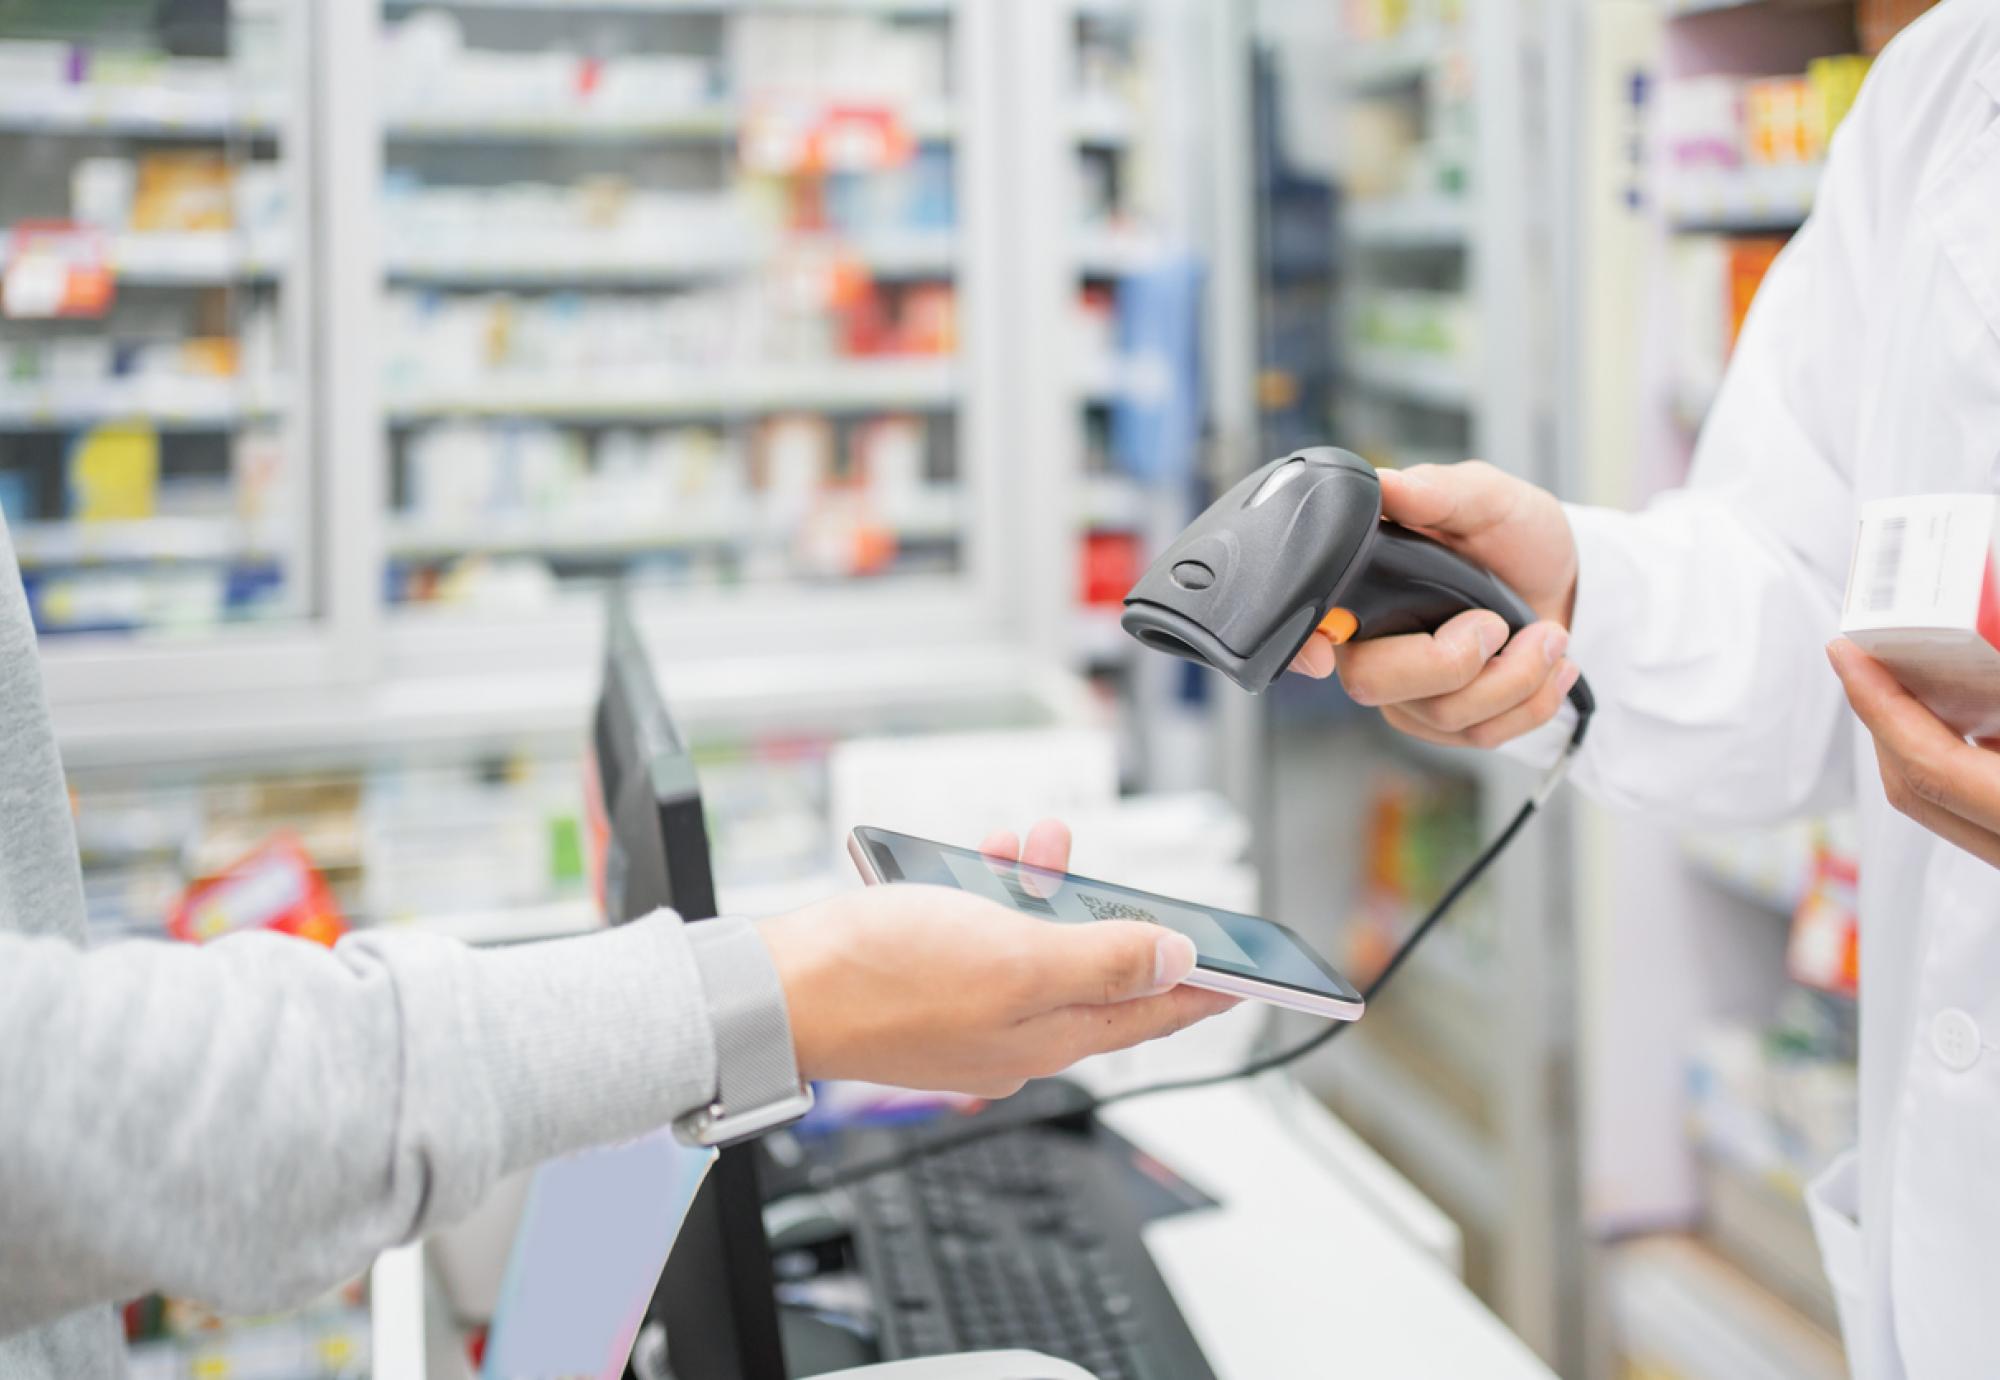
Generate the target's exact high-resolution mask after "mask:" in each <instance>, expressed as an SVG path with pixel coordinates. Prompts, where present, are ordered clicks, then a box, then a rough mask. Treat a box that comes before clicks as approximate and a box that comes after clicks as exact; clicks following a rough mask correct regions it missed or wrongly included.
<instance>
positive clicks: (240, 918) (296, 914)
mask: <svg viewBox="0 0 2000 1380" xmlns="http://www.w3.org/2000/svg"><path fill="white" fill-rule="evenodd" d="M243 930H276V931H278V932H279V933H280V934H290V935H296V936H298V937H299V938H300V939H310V940H312V941H313V942H314V943H316V944H325V945H327V946H328V947H331V946H332V945H333V944H334V943H335V942H336V941H338V940H339V938H340V937H341V936H342V935H344V934H346V933H347V922H346V921H345V920H344V919H343V918H342V917H341V914H340V906H339V904H338V903H337V902H336V901H335V900H334V899H333V892H332V890H331V889H330V888H329V887H328V886H327V884H326V878H325V877H323V876H322V875H320V871H319V869H318V868H316V867H314V866H313V862H312V859H311V858H310V857H309V856H307V854H306V850H305V848H304V846H303V845H302V844H300V842H299V841H298V839H296V838H294V837H293V836H292V835H290V834H277V835H274V836H273V837H271V838H270V839H268V840H266V841H265V842H264V843H263V844H262V845H260V846H259V847H258V848H256V849H255V850H254V851H252V852H250V853H248V854H246V855H245V856H243V857H241V858H238V859H237V860H236V861H235V862H233V863H231V864H230V865H229V866H228V867H226V868H224V869H223V870H222V871H221V872H219V873H217V874H216V875H215V876H213V877H204V878H203V879H202V880H200V881H198V882H196V883H195V884H194V885H193V886H191V887H189V888H188V889H187V891H186V892H185V893H184V894H183V895H182V896H181V899H180V901H179V903H178V904H176V905H175V906H174V910H173V914H172V915H171V916H170V917H168V920H167V933H169V934H171V935H172V936H173V937H174V938H176V939H180V940H185V941H186V942H187V943H190V944H205V943H207V942H208V941H209V940H211V939H220V938H221V937H222V936H223V935H226V934H235V933H238V932H239V931H243Z"/></svg>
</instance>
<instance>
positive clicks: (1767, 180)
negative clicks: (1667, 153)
mask: <svg viewBox="0 0 2000 1380" xmlns="http://www.w3.org/2000/svg"><path fill="white" fill-rule="evenodd" d="M1822 170H1823V169H1822V166H1821V165H1820V164H1818V163H1793V164H1767V165H1758V164H1746V165H1744V166H1743V167H1740V168H1698V169H1684V170H1682V171H1679V172H1676V173H1672V174H1670V175H1669V176H1667V177H1666V178H1664V179H1663V182H1662V191H1661V200H1662V202H1663V203H1664V207H1665V210H1666V214H1667V219H1668V220H1669V221H1670V222H1672V224H1673V225H1674V227H1675V228H1676V229H1678V230H1717V231H1725V232H1726V231H1760V230H1762V231H1778V230H1795V229H1797V228H1798V227H1799V226H1800V225H1802V224H1804V223H1805V219H1806V216H1807V215H1808V214H1810V213H1811V211H1812V204H1813V194H1814V193H1815V192H1816V191H1817V190H1818V187H1819V179H1820V174H1821V172H1822Z"/></svg>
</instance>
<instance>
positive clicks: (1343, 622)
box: [1319, 609, 1361, 647]
mask: <svg viewBox="0 0 2000 1380" xmlns="http://www.w3.org/2000/svg"><path fill="white" fill-rule="evenodd" d="M1360 626H1361V620H1360V619H1358V618H1356V617H1355V616H1354V615H1353V614H1352V613H1350V612H1348V611H1347V610H1346V609H1328V610H1327V614H1326V617H1324V618H1322V619H1320V620H1319V635H1320V636H1321V637H1324V638H1325V639H1326V640H1327V641H1329V642H1331V643H1332V644H1333V645H1334V646H1336V647H1338V646H1340V645H1341V644H1343V643H1345V642H1346V641H1347V640H1348V639H1349V638H1351V637H1353V636H1354V633H1355V630H1356V629H1358V628H1359V627H1360Z"/></svg>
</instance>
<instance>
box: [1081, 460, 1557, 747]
mask: <svg viewBox="0 0 2000 1380" xmlns="http://www.w3.org/2000/svg"><path fill="white" fill-rule="evenodd" d="M1469 609H1491V610H1492V611H1493V612H1495V613H1497V614H1499V615H1500V616H1501V617H1502V618H1504V619H1506V620H1507V628H1508V631H1509V632H1510V633H1515V632H1519V631H1520V630H1521V629H1523V628H1525V627H1527V626H1528V624H1530V623H1532V622H1533V621H1534V619H1535V615H1534V613H1533V612H1532V611H1531V610H1530V609H1529V608H1528V606H1527V605H1526V604H1525V603H1523V602H1522V600H1521V597H1520V596H1519V595H1517V594H1515V593H1514V591H1513V590H1511V589H1509V588H1507V586H1506V585H1505V584H1503V583H1501V582H1500V581H1499V580H1498V579H1496V578H1494V576H1493V575H1492V574H1491V573H1489V572H1488V571H1486V570H1485V569H1483V568H1482V567H1480V566H1478V565H1476V564H1474V563H1473V562H1471V561H1469V560H1467V559H1466V558H1465V557H1463V556H1461V555H1459V554H1458V553H1457V552H1456V551H1453V550H1452V549H1451V548H1449V547H1447V546H1444V545H1443V544H1441V543H1439V542H1436V541H1433V540H1432V539H1431V538H1429V537H1426V536H1423V535H1421V534H1419V533H1416V532H1412V531H1411V530H1409V529H1408V528H1406V527H1402V526H1399V525H1398V524H1396V523H1394V522H1389V521H1386V520H1385V519H1384V518H1383V517H1382V482H1381V480H1380V479H1378V478H1377V477H1376V475H1375V470H1374V467H1373V466H1371V465H1370V464H1369V463H1368V462H1367V461H1366V460H1363V459H1362V458H1361V457H1360V456H1358V455H1355V454H1354V453H1353V452H1351V451H1345V450H1339V449H1336V448H1335V447H1332V446H1316V447H1312V448H1309V449H1305V450H1298V451H1293V452H1292V453H1291V454H1290V455H1287V456H1284V457H1282V458H1280V459H1277V460H1273V461H1271V462H1270V463H1269V464H1267V465H1265V466H1264V467H1263V468H1261V469H1259V470H1257V471H1256V472H1255V473H1254V474H1252V475H1250V476H1249V477H1248V478H1246V479H1244V480H1243V481H1242V482H1240V483H1239V484H1237V485H1236V486H1235V487H1234V488H1232V489H1230V490H1229V492H1227V493H1225V494H1224V495H1223V496H1222V497H1221V498H1219V499H1217V500H1216V501H1215V502H1214V503H1213V504H1212V505H1210V507H1209V509H1208V511H1207V512H1205V513H1203V514H1202V515H1201V516H1200V517H1198V518H1196V519H1195V520H1194V522H1193V523H1192V524H1191V525H1190V526H1189V527H1188V529H1187V530H1186V531H1185V532H1183V533H1181V535H1180V536H1179V537H1178V538H1177V539H1175V541H1174V543H1173V545H1171V546H1169V547H1168V548H1167V549H1166V551H1165V553H1164V554H1162V555H1161V557H1160V558H1159V559H1158V560H1157V561H1155V562H1154V563H1153V565H1152V567H1151V568H1150V569H1148V570H1147V571H1146V573H1145V574H1144V575H1143V576H1141V577H1140V580H1139V583H1138V584H1136V585H1134V586H1133V587H1132V592H1131V593H1130V594H1127V595H1126V596H1125V614H1124V617H1123V619H1122V620H1121V621H1122V623H1123V625H1124V628H1125V631H1127V632H1128V633H1131V634H1132V635H1133V636H1134V637H1136V638H1138V639H1139V640H1140V641H1141V642H1143V643H1145V644H1146V645H1147V646H1148V647H1151V648H1153V649H1155V650H1156V651H1162V652H1168V653H1170V654H1172V655H1174V656H1179V657H1186V658H1187V659H1189V660H1191V661H1199V662H1202V663H1203V664H1205V665H1208V666H1213V667H1214V668H1215V669H1216V670H1218V671H1220V672H1222V674H1223V675H1225V676H1227V677H1228V678H1229V679H1230V680H1232V681H1234V682H1235V683H1236V684H1237V685H1239V686H1241V687H1242V688H1243V689H1245V690H1248V691H1250V692H1251V693H1253V694H1255V693H1257V692H1260V691H1262V690H1264V689H1266V688H1267V687H1268V686H1270V685H1271V684H1272V682H1274V681H1276V680H1277V678H1278V677H1279V676H1280V675H1281V674H1283V672H1284V670H1285V668H1286V667H1287V666H1289V665H1291V662H1292V658H1294V657H1295V656H1297V655H1298V654H1299V652H1300V650H1301V649H1302V648H1304V646H1305V645H1306V639H1307V638H1309V637H1311V636H1312V635H1313V633H1314V632H1322V633H1324V634H1325V635H1326V636H1327V638H1328V639H1329V640H1331V641H1332V642H1333V643H1335V644H1336V645H1338V644H1340V643H1344V642H1348V641H1358V640H1362V639H1366V638H1372V637H1390V636H1394V635H1396V634H1398V633H1413V632H1431V631H1434V630H1435V629H1436V628H1438V627H1439V626H1441V625H1442V624H1444V623H1445V622H1447V621H1449V620H1450V619H1452V618H1454V617H1456V616H1457V615H1458V614H1461V613H1464V612H1466V611H1467V610H1469ZM1569 697H1570V700H1571V702H1572V703H1574V704H1575V706H1576V708H1577V711H1578V712H1579V714H1581V715H1584V716H1586V717H1587V716H1588V715H1589V713H1590V712H1591V710H1592V708H1593V707H1594V701H1593V699H1592V697H1591V693H1590V688H1589V686H1588V685H1586V684H1585V683H1584V681H1583V680H1582V679H1580V678H1579V679H1578V681H1577V682H1576V684H1575V686H1574V687H1572V688H1571V690H1570V693H1569Z"/></svg>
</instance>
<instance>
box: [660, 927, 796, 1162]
mask: <svg viewBox="0 0 2000 1380" xmlns="http://www.w3.org/2000/svg"><path fill="white" fill-rule="evenodd" d="M687 933H688V946H689V948H690V949H691V950H692V951H693V953H694V961H695V969H696V971H697V972H699V973H700V974H701V985H702V989H703V991H704V993H705V994H706V996H707V999H708V1017H709V1025H710V1028H711V1029H713V1030H714V1032H715V1084H716V1086H715V1096H714V1097H713V1098H712V1099H711V1100H710V1101H709V1103H708V1104H707V1105H706V1106H703V1107H697V1108H696V1109H695V1110H693V1111H691V1112H688V1113H686V1114H685V1115H683V1116H681V1117H680V1118H678V1119H677V1120H676V1121H675V1122H674V1135H675V1136H676V1137H677V1138H678V1139H680V1140H681V1141H682V1142H683V1143H684V1144H687V1145H696V1146H709V1147H713V1148H718V1149H719V1148H721V1147H723V1146H729V1145H736V1144H739V1143H740V1142H742V1141H746V1140H751V1139H753V1138H755V1137H757V1136H761V1135H763V1134H764V1133H765V1132H767V1131H774V1130H776V1129H777V1128H778V1127H780V1126H789V1125H791V1123H793V1122H794V1121H797V1120H798V1119H799V1118H800V1117H803V1116H804V1115H805V1114H806V1113H807V1112H809V1111H811V1110H812V1106H813V1095H812V1089H811V1088H809V1087H807V1086H806V1085H805V1084H803V1083H801V1082H800V1081H799V1064H798V1054H797V1052H796V1051H795V1050H794V1049H793V1047H792V1022H791V1017H790V1015H789V1014H788V1013H787V1011H786V1009H785V989H784V986H783V985H782V984H781V983H780V982H779V981H778V970H777V968H776V967H775V966H773V964H772V963H771V955H770V951H769V950H767V949H766V948H765V947H764V941H763V940H761V939H759V938H758V937H757V931H756V930H755V929H754V928H752V927H751V925H750V923H749V922H748V921H746V920H741V919H735V918H731V919H723V920H699V921H695V922H694V923H692V924H690V925H688V927H687Z"/></svg>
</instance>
